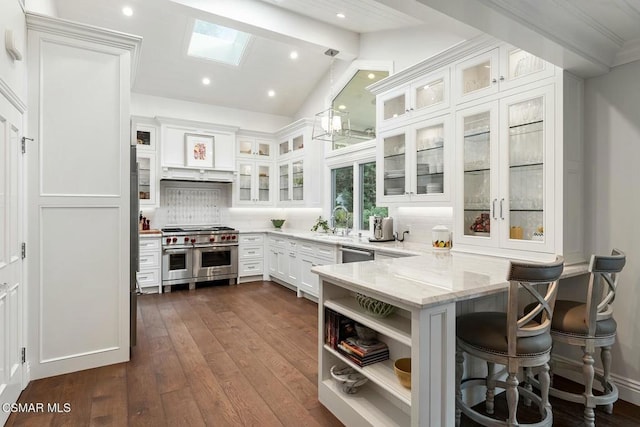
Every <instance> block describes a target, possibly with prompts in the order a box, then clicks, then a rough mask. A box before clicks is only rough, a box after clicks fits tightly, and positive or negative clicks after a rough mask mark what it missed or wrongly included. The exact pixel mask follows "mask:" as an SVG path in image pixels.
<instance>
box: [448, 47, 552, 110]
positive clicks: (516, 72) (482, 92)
mask: <svg viewBox="0 0 640 427" xmlns="http://www.w3.org/2000/svg"><path fill="white" fill-rule="evenodd" d="M554 73H555V67H554V66H552V65H551V64H549V63H548V62H546V61H543V60H542V59H540V58H538V57H536V56H534V55H531V54H530V53H528V52H526V51H524V50H522V49H519V48H515V47H513V46H509V45H506V44H502V45H500V46H498V47H495V48H493V49H490V50H488V51H486V52H483V53H481V54H479V55H476V56H474V57H472V58H469V59H466V60H464V61H462V62H460V63H458V64H457V65H456V67H455V74H454V76H455V77H454V83H453V86H454V88H455V93H456V102H457V103H458V104H460V103H463V102H467V101H471V100H474V99H478V98H481V97H485V96H488V95H492V94H495V93H498V92H499V91H505V90H509V89H513V88H514V87H517V86H521V85H526V84H528V83H532V82H535V81H538V80H542V79H545V78H547V77H551V76H553V75H554Z"/></svg>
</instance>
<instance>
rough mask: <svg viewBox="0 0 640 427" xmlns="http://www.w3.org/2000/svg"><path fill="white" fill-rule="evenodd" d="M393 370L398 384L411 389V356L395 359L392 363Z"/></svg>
mask: <svg viewBox="0 0 640 427" xmlns="http://www.w3.org/2000/svg"><path fill="white" fill-rule="evenodd" d="M393 371H394V372H395V373H396V376H397V377H398V380H399V381H400V384H402V385H403V386H404V387H406V388H408V389H411V358H410V357H404V358H402V359H398V360H396V362H395V363H394V364H393Z"/></svg>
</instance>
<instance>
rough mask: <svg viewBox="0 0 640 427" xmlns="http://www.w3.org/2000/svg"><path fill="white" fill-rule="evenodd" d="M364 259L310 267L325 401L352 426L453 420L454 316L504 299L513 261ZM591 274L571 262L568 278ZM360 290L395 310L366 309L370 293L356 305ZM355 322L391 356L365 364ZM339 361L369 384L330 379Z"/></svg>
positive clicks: (439, 256)
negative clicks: (407, 382)
mask: <svg viewBox="0 0 640 427" xmlns="http://www.w3.org/2000/svg"><path fill="white" fill-rule="evenodd" d="M360 264H361V263H351V264H336V265H325V266H318V267H313V268H312V271H313V272H314V273H316V274H318V276H319V277H320V287H319V294H318V318H319V323H318V348H319V350H318V351H319V352H318V398H319V400H320V402H321V403H322V404H323V405H324V406H325V407H327V408H328V409H329V410H330V411H331V412H332V413H333V414H334V415H335V416H336V417H338V418H339V419H340V421H341V422H343V423H344V424H345V425H348V426H351V425H357V426H365V425H374V426H378V425H380V426H386V425H402V426H437V427H442V426H447V427H449V426H454V425H455V372H454V371H455V318H456V313H457V312H458V310H460V312H461V313H464V312H470V311H474V310H475V309H476V308H477V307H476V303H477V304H479V307H485V306H487V304H489V306H491V307H493V306H496V307H497V306H498V305H499V304H501V303H502V296H503V294H504V292H506V290H507V288H508V281H507V280H506V277H507V274H508V271H509V268H510V264H509V260H508V259H505V258H500V257H490V256H482V255H472V254H464V253H449V252H447V253H435V252H434V253H431V254H426V255H421V256H418V257H412V258H396V259H387V260H384V261H374V262H372V263H370V262H368V263H366V268H363V265H360ZM586 271H587V265H586V264H575V265H567V266H565V270H564V272H563V275H562V277H563V278H564V277H571V276H575V275H579V274H584V273H585V272H586ZM356 294H362V295H365V296H367V297H371V298H374V299H376V300H378V301H381V302H383V303H387V304H391V305H393V306H395V307H396V309H395V312H393V313H392V314H390V315H389V316H388V317H383V318H380V317H376V316H374V315H373V314H371V313H370V312H369V311H367V310H366V309H365V308H364V307H367V306H368V305H367V304H366V303H363V307H361V306H360V303H362V298H361V297H359V301H360V303H358V301H357V300H356V297H355V295H356ZM336 313H337V314H338V316H336ZM336 318H337V319H338V320H336ZM345 318H346V319H345ZM349 322H352V323H353V322H355V326H354V327H355V329H356V332H357V331H358V323H359V324H361V325H364V326H366V327H368V328H371V329H373V330H374V331H375V332H376V333H377V336H376V339H377V340H378V341H381V342H383V343H385V344H386V347H387V348H388V359H387V360H384V359H385V356H386V355H384V354H383V355H381V356H380V358H376V357H375V356H370V357H369V358H368V360H367V356H366V354H367V353H366V352H363V350H362V346H360V347H361V348H360V349H359V350H358V349H357V347H358V345H357V344H358V341H357V340H356V341H355V342H356V345H355V347H354V345H353V344H352V341H351V340H352V338H345V336H347V337H348V336H349V335H346V334H343V333H342V332H348V331H349V330H350V329H349V328H348V327H347V326H346V325H348V324H349ZM336 325H338V327H337V328H336ZM336 330H337V333H336ZM338 343H339V344H340V345H337V344H338ZM353 350H356V351H353ZM370 354H371V353H370ZM374 354H375V353H374ZM409 356H410V357H411V389H406V388H404V387H403V386H402V385H401V384H400V383H399V380H398V378H397V377H396V375H395V372H394V368H393V365H394V362H395V360H397V359H399V358H404V357H409ZM380 359H382V361H378V362H376V361H375V360H380ZM334 365H338V367H342V366H346V367H350V368H352V369H354V370H355V371H356V372H358V373H359V374H361V375H364V376H365V377H366V378H367V379H368V381H367V382H366V383H365V384H363V385H362V386H361V387H359V389H358V391H357V392H356V393H355V394H346V393H345V392H344V391H343V390H342V388H341V387H340V386H339V385H337V384H336V383H335V380H334V379H333V378H332V375H331V368H332V366H334ZM361 365H364V366H361Z"/></svg>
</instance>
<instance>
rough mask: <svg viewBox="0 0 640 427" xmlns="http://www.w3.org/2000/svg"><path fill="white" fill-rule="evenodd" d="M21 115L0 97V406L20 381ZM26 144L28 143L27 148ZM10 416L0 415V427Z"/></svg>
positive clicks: (14, 394)
mask: <svg viewBox="0 0 640 427" xmlns="http://www.w3.org/2000/svg"><path fill="white" fill-rule="evenodd" d="M22 120H23V116H22V113H21V112H19V111H18V110H17V109H16V108H14V107H13V106H12V105H11V104H10V103H9V102H8V101H7V99H6V98H4V97H3V96H1V95H0V402H1V403H3V404H4V403H13V402H15V401H16V400H17V399H18V396H19V395H20V391H21V390H22V388H23V387H22V385H23V384H26V382H25V381H23V360H22V357H23V353H22V351H23V350H22V348H23V345H24V342H25V340H24V329H23V325H24V323H25V322H24V318H25V313H24V283H23V280H22V279H23V261H22V259H23V241H24V240H23V232H22V230H23V220H22V219H23V218H24V215H23V197H24V188H23V178H22V177H23V154H22V129H23V128H22ZM28 143H29V142H28V141H27V144H28ZM8 416H9V412H7V411H0V425H1V424H3V423H4V422H5V421H6V420H7V418H8Z"/></svg>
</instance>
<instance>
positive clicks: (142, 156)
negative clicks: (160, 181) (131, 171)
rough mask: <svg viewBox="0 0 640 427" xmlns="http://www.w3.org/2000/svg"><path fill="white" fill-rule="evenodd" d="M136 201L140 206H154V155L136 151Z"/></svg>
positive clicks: (155, 197)
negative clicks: (138, 201) (137, 200)
mask: <svg viewBox="0 0 640 427" xmlns="http://www.w3.org/2000/svg"><path fill="white" fill-rule="evenodd" d="M136 158H137V161H138V199H139V200H140V206H156V203H157V194H156V155H155V154H154V153H149V152H144V151H137V155H136Z"/></svg>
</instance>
